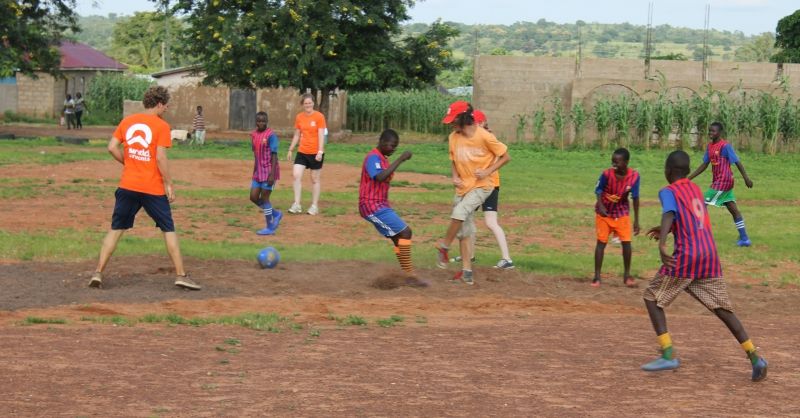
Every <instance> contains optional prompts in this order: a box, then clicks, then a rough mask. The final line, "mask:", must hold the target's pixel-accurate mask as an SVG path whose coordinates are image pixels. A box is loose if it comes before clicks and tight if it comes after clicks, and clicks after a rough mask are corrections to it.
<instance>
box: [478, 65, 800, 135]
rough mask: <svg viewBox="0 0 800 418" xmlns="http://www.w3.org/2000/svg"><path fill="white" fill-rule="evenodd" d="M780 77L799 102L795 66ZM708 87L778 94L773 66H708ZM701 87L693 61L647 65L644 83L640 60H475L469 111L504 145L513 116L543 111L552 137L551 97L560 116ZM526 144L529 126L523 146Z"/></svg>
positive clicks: (686, 92)
mask: <svg viewBox="0 0 800 418" xmlns="http://www.w3.org/2000/svg"><path fill="white" fill-rule="evenodd" d="M783 75H784V76H785V77H788V78H789V84H788V85H789V86H790V91H789V93H790V94H792V96H793V97H800V64H784V65H783ZM708 81H709V82H710V83H711V86H712V87H713V88H714V89H715V90H719V91H727V90H729V89H732V88H736V87H739V86H741V87H742V88H743V89H746V90H752V91H763V92H777V93H781V90H780V89H779V82H778V65H777V64H772V63H732V62H713V61H712V62H711V63H710V65H709V67H708ZM662 82H663V83H665V85H663V86H662V84H661V83H662ZM705 85H706V82H705V81H704V79H703V63H701V62H694V61H651V63H650V79H646V78H645V64H644V61H643V60H616V59H603V58H591V59H584V60H583V61H581V62H580V63H576V60H575V59H574V58H551V57H513V56H480V57H477V59H476V60H475V73H474V82H473V87H474V92H473V105H474V106H475V107H476V108H479V109H481V110H483V111H484V112H485V113H486V115H487V117H488V119H489V122H490V126H491V127H492V130H493V131H494V132H495V133H497V134H498V136H499V137H501V138H504V139H506V140H514V139H516V128H517V126H518V120H519V117H516V116H517V115H522V114H525V115H532V114H533V112H534V111H536V110H537V109H540V108H544V109H545V110H546V111H547V112H548V121H547V123H546V125H547V127H548V129H547V135H548V136H550V137H552V128H551V125H552V124H551V121H550V120H549V119H550V114H549V112H550V110H551V109H552V102H553V98H554V97H560V98H561V100H562V103H563V106H564V109H565V112H566V111H567V109H570V108H571V107H572V104H573V103H578V102H581V103H583V104H584V106H586V108H587V111H591V107H592V106H593V104H594V102H595V101H596V100H597V99H598V98H599V97H603V96H606V97H617V96H619V95H620V94H631V95H634V96H637V97H648V96H654V95H656V94H657V92H659V91H661V90H662V88H663V89H666V92H667V94H669V95H671V96H673V97H674V96H677V95H681V96H682V97H689V96H691V95H693V94H695V93H699V92H702V91H703V90H704V89H705ZM567 129H569V127H567ZM589 131H590V132H589V135H590V136H591V135H592V132H591V129H589ZM531 139H532V129H531V127H530V123H528V126H527V128H526V133H525V136H524V138H523V140H531Z"/></svg>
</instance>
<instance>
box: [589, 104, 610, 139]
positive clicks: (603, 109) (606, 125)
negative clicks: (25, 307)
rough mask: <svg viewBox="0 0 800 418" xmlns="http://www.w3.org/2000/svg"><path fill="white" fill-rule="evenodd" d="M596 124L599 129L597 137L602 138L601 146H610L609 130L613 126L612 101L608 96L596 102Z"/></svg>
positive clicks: (594, 110) (594, 111)
mask: <svg viewBox="0 0 800 418" xmlns="http://www.w3.org/2000/svg"><path fill="white" fill-rule="evenodd" d="M592 111H593V113H594V115H593V116H594V126H595V128H596V129H597V137H598V139H599V140H600V147H601V148H603V149H606V148H608V131H609V129H610V128H611V123H612V121H611V103H610V102H609V100H608V99H606V98H601V99H599V100H598V101H597V102H596V103H595V104H594V109H592Z"/></svg>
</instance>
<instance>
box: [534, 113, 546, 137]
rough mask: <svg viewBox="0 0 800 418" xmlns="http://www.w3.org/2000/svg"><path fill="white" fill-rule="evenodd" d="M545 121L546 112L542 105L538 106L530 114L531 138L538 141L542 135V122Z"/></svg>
mask: <svg viewBox="0 0 800 418" xmlns="http://www.w3.org/2000/svg"><path fill="white" fill-rule="evenodd" d="M546 121H547V114H546V113H545V112H544V107H540V108H539V109H537V110H536V111H535V112H533V115H531V127H532V128H533V138H534V139H535V140H536V141H537V142H539V141H541V140H542V137H543V136H544V127H545V125H544V123H545V122H546Z"/></svg>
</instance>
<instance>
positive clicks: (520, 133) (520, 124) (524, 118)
mask: <svg viewBox="0 0 800 418" xmlns="http://www.w3.org/2000/svg"><path fill="white" fill-rule="evenodd" d="M514 119H516V120H517V142H522V141H524V140H525V128H527V126H528V115H526V114H524V113H520V114H516V115H514Z"/></svg>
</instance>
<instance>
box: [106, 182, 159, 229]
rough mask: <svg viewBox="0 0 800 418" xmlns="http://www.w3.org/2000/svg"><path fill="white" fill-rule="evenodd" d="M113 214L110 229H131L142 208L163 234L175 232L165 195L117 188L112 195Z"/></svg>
mask: <svg viewBox="0 0 800 418" xmlns="http://www.w3.org/2000/svg"><path fill="white" fill-rule="evenodd" d="M114 197H116V199H117V200H116V202H115V203H114V213H113V214H112V215H111V229H113V230H119V229H131V228H133V220H134V219H135V218H136V214H137V213H138V212H139V209H141V208H142V207H144V210H145V212H147V214H148V215H150V217H151V218H152V219H153V220H154V221H155V222H156V226H157V227H158V228H160V229H161V230H162V231H164V232H175V223H174V222H173V221H172V209H171V208H170V206H169V200H167V196H166V195H160V196H158V195H153V194H147V193H141V192H134V191H133V190H127V189H122V188H117V191H116V192H115V193H114Z"/></svg>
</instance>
